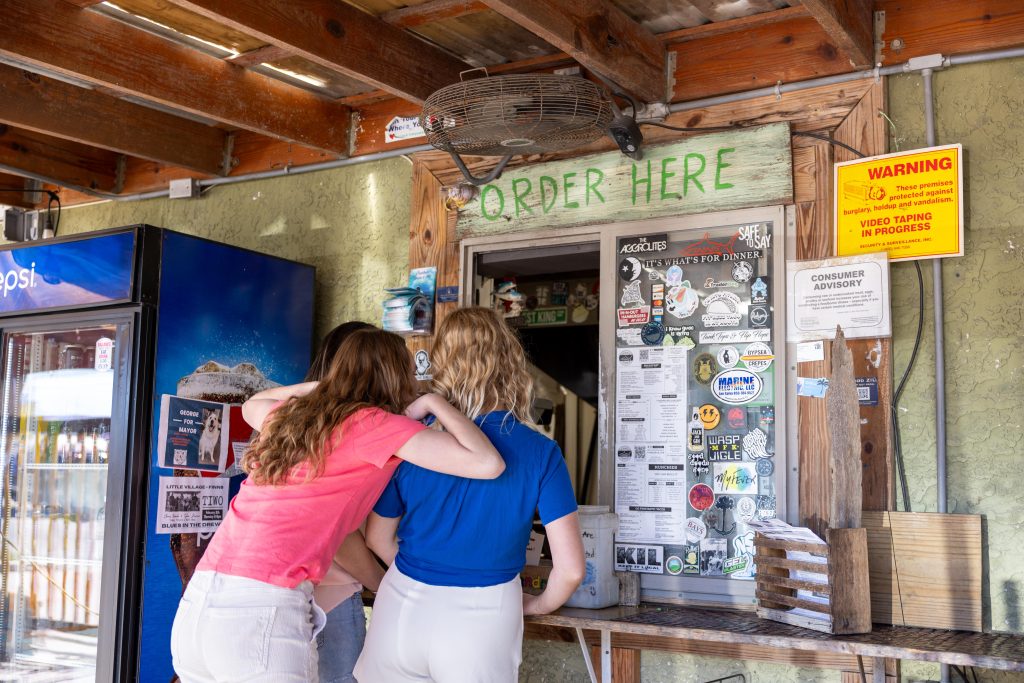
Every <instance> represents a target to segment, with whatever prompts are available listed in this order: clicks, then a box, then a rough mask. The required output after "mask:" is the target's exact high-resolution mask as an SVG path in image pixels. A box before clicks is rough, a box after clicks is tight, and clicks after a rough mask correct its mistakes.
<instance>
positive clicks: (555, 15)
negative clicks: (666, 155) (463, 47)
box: [484, 0, 667, 102]
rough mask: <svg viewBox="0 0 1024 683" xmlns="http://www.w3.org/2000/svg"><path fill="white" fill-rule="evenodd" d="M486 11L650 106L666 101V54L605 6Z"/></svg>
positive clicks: (588, 1) (550, 3) (494, 0)
mask: <svg viewBox="0 0 1024 683" xmlns="http://www.w3.org/2000/svg"><path fill="white" fill-rule="evenodd" d="M484 2H485V3H486V4H487V6H488V7H490V8H491V9H493V10H494V11H496V12H498V13H499V14H501V15H502V16H504V17H506V18H508V19H510V20H512V21H514V22H515V23H517V24H519V25H520V26H522V27H523V28H525V29H527V30H528V31H530V32H531V33H534V34H535V35H537V36H539V37H541V38H543V39H544V40H546V41H547V42H549V43H551V44H552V45H553V46H555V47H556V48H558V49H559V50H562V51H564V52H566V53H567V54H569V55H570V56H571V57H572V58H573V59H575V60H576V61H578V62H579V63H580V64H582V65H583V66H585V67H586V68H588V69H590V70H591V71H593V72H594V73H597V74H600V75H601V76H603V77H605V78H607V79H609V80H611V81H613V82H614V83H616V84H617V85H618V86H619V87H621V88H624V89H626V90H628V91H630V92H632V93H633V94H635V95H637V96H638V97H640V98H641V99H643V100H645V101H648V102H663V101H664V100H665V95H666V89H667V82H666V80H665V79H666V76H665V48H664V47H663V46H662V44H661V41H660V40H658V38H657V36H655V35H654V34H653V33H651V32H650V31H648V30H647V29H646V28H644V27H642V26H641V25H640V24H638V23H637V22H635V21H633V19H631V18H630V17H629V16H628V15H627V14H626V13H625V12H623V11H622V10H620V9H619V8H618V7H616V6H614V5H612V4H611V3H610V2H607V1H606V0H574V2H559V1H558V0H484Z"/></svg>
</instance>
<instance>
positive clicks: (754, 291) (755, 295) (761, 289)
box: [750, 277, 768, 306]
mask: <svg viewBox="0 0 1024 683" xmlns="http://www.w3.org/2000/svg"><path fill="white" fill-rule="evenodd" d="M750 305H751V306H767V305H768V278H766V277H759V278H757V279H756V280H754V282H753V283H752V284H751V285H750Z"/></svg>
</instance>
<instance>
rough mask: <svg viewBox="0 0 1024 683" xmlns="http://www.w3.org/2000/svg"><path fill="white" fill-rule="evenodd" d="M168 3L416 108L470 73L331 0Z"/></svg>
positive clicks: (445, 56) (439, 52)
mask: <svg viewBox="0 0 1024 683" xmlns="http://www.w3.org/2000/svg"><path fill="white" fill-rule="evenodd" d="M172 2H174V4H175V5H177V6H179V7H184V8H186V9H188V10H191V11H193V12H196V13H198V14H202V15H204V16H206V17H209V18H211V19H216V20H217V21H219V22H221V23H225V24H227V25H228V26H231V27H233V28H236V29H238V30H244V31H246V32H248V33H250V34H252V35H254V36H257V37H258V38H259V39H260V40H264V41H266V42H267V43H270V44H272V45H277V46H278V47H282V48H285V49H287V50H290V51H291V52H292V53H293V54H295V55H298V56H301V57H303V58H305V59H308V60H310V61H311V62H315V63H317V64H320V65H321V66H324V67H327V68H329V69H334V70H336V71H338V72H340V73H343V74H345V75H346V76H349V77H351V78H355V79H358V80H360V81H363V82H364V83H369V84H371V85H373V86H374V87H377V88H381V89H383V90H387V91H388V92H390V93H392V94H394V95H395V96H397V97H401V98H403V99H406V100H409V101H411V102H416V103H417V104H422V103H423V100H425V99H426V98H427V96H428V95H430V94H431V93H432V92H434V91H435V90H437V89H439V88H441V87H443V86H445V85H449V84H451V83H454V82H456V81H458V80H459V72H460V71H462V70H463V69H466V68H469V67H468V66H467V65H466V64H464V63H462V62H461V61H459V60H458V59H455V58H454V57H452V56H450V55H448V54H447V53H446V52H444V51H442V50H441V49H439V48H436V47H434V46H432V45H429V44H428V43H425V42H424V41H422V40H420V39H418V38H416V37H415V36H414V35H412V34H411V33H407V32H406V31H404V30H402V29H400V28H397V27H395V26H391V25H390V24H387V23H385V22H383V21H381V20H380V19H377V18H376V17H373V16H370V15H369V14H367V13H366V12H363V11H361V10H359V9H357V8H355V7H352V6H351V5H346V4H344V3H342V2H337V1H336V0H306V2H302V3H282V2H277V1H276V0H248V1H247V2H238V1H237V0H172Z"/></svg>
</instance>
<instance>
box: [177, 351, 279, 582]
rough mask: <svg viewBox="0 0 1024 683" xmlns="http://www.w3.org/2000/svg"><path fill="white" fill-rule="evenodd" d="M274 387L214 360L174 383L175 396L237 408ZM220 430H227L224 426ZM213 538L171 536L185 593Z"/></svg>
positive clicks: (251, 368)
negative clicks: (226, 404)
mask: <svg viewBox="0 0 1024 683" xmlns="http://www.w3.org/2000/svg"><path fill="white" fill-rule="evenodd" d="M276 386H278V384H277V383H276V382H272V381H271V380H269V379H267V377H266V376H265V375H264V374H263V373H262V372H260V370H259V368H257V367H256V366H255V365H253V364H252V363H239V364H238V365H235V366H234V367H228V366H226V365H223V364H221V363H218V362H216V361H212V360H210V361H207V362H205V363H203V364H202V365H200V366H199V367H198V368H196V369H195V371H194V372H192V373H191V374H188V375H186V376H184V377H182V378H181V379H180V380H178V388H177V391H176V395H177V396H181V397H182V398H192V399H199V400H202V401H214V402H216V403H228V404H234V405H240V404H242V403H245V402H246V401H247V400H248V399H249V397H250V396H252V395H253V394H255V393H258V392H260V391H263V390H264V389H270V388H271V387H276ZM222 428H227V427H226V425H225V426H223V427H222ZM174 476H175V477H198V476H200V473H199V472H197V471H195V470H181V469H176V470H174ZM212 537H213V534H212V533H190V534H171V554H172V555H173V556H174V563H175V565H176V566H177V568H178V575H179V576H180V577H181V589H182V591H184V590H185V586H187V585H188V582H189V580H190V579H191V578H192V574H193V573H194V572H195V570H196V565H198V564H199V560H200V558H202V556H203V553H204V552H205V551H206V546H207V545H208V544H209V542H210V539H211V538H212Z"/></svg>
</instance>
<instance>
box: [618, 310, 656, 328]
mask: <svg viewBox="0 0 1024 683" xmlns="http://www.w3.org/2000/svg"><path fill="white" fill-rule="evenodd" d="M650 319H651V312H650V311H649V310H648V309H646V308H620V309H619V327H626V326H627V325H646V324H647V322H648V321H649V320H650Z"/></svg>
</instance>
